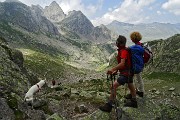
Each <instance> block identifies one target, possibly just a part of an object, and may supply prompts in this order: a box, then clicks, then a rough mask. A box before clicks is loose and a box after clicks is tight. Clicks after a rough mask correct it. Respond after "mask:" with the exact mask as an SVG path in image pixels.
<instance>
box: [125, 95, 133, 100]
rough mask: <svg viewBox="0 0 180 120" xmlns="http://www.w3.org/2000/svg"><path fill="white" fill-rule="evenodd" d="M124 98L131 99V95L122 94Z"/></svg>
mask: <svg viewBox="0 0 180 120" xmlns="http://www.w3.org/2000/svg"><path fill="white" fill-rule="evenodd" d="M124 97H125V98H126V99H132V95H131V94H127V95H126V96H124Z"/></svg>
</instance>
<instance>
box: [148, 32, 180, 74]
mask: <svg viewBox="0 0 180 120" xmlns="http://www.w3.org/2000/svg"><path fill="white" fill-rule="evenodd" d="M149 45H150V46H152V50H153V53H154V58H153V59H154V60H153V67H149V68H148V66H147V68H148V70H150V71H153V72H165V73H166V72H167V73H176V74H179V71H180V63H179V55H180V34H176V35H174V36H172V37H170V38H168V39H165V40H155V41H151V42H149ZM179 75H180V74H179Z"/></svg>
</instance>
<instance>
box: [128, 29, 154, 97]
mask: <svg viewBox="0 0 180 120" xmlns="http://www.w3.org/2000/svg"><path fill="white" fill-rule="evenodd" d="M130 38H131V40H132V42H133V43H135V45H140V46H142V47H143V48H144V54H143V61H144V64H147V63H148V62H149V61H151V59H152V52H151V50H150V49H149V48H148V47H147V46H145V45H143V44H142V43H141V42H140V40H141V39H142V35H141V34H140V33H139V32H132V33H131V34H130ZM134 76H135V77H136V81H135V86H136V94H137V95H138V96H139V97H143V96H144V82H143V80H142V77H141V72H140V73H138V74H135V75H134ZM125 98H126V99H131V98H132V95H131V94H128V95H127V96H125Z"/></svg>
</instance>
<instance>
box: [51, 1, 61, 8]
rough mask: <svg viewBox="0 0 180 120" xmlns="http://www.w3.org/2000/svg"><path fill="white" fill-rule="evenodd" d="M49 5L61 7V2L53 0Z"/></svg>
mask: <svg viewBox="0 0 180 120" xmlns="http://www.w3.org/2000/svg"><path fill="white" fill-rule="evenodd" d="M49 6H58V7H60V6H59V4H58V3H57V2H56V1H53V2H52V3H51V4H50V5H49Z"/></svg>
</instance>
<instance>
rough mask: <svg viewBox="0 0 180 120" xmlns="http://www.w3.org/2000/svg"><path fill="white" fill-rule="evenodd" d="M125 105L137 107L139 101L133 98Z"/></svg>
mask: <svg viewBox="0 0 180 120" xmlns="http://www.w3.org/2000/svg"><path fill="white" fill-rule="evenodd" d="M124 107H133V108H137V107H138V106H137V101H136V100H134V99H131V100H130V101H127V102H126V103H125V104H124Z"/></svg>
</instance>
